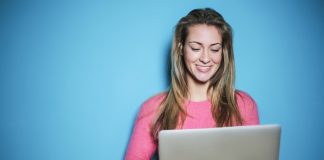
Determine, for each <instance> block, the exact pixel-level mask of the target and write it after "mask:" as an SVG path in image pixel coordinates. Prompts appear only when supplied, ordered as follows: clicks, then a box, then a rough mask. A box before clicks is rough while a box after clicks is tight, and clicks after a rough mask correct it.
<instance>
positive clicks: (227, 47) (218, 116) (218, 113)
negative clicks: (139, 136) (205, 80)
mask: <svg viewBox="0 0 324 160" xmlns="http://www.w3.org/2000/svg"><path fill="white" fill-rule="evenodd" d="M199 24H205V25H209V26H215V27H216V28H217V29H218V31H219V32H220V33H221V36H222V57H223V58H222V61H221V64H220V66H219V68H218V70H217V71H216V73H215V75H213V77H212V78H211V80H210V86H209V88H208V93H211V94H210V95H209V97H210V101H211V104H212V110H211V112H212V115H213V118H214V120H215V124H216V126H215V127H224V126H234V125H242V121H243V120H242V117H241V115H240V112H239V110H238V107H237V103H236V97H235V88H234V81H235V66H234V53H233V42H232V29H231V26H230V25H229V24H228V23H227V22H226V21H225V20H224V18H223V16H222V15H221V14H219V13H218V12H216V11H215V10H213V9H210V8H204V9H194V10H192V11H191V12H189V14H188V15H186V16H185V17H183V18H181V19H180V21H179V22H178V24H177V25H176V29H175V32H174V35H173V42H172V50H171V85H170V88H169V91H168V93H167V95H166V97H165V99H164V100H163V101H162V103H161V104H160V106H159V110H158V113H157V115H156V117H155V119H154V122H153V124H152V128H151V134H152V136H153V138H154V139H155V140H157V136H158V133H159V131H160V130H169V129H175V128H177V127H181V126H182V125H183V123H184V121H185V118H186V116H187V113H186V109H185V108H184V101H185V98H187V96H188V94H189V93H188V84H187V81H186V74H189V73H187V71H186V68H185V64H184V59H183V56H182V55H183V46H184V44H185V41H186V38H187V36H188V34H189V33H188V29H189V28H190V27H191V26H194V25H199Z"/></svg>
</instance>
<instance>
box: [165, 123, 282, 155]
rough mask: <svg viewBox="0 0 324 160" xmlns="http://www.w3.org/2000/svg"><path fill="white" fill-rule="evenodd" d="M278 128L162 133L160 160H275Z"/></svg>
mask: <svg viewBox="0 0 324 160" xmlns="http://www.w3.org/2000/svg"><path fill="white" fill-rule="evenodd" d="M280 132H281V127H280V126H279V125H257V126H240V127H224V128H208V129H183V130H163V131H160V133H159V159H160V160H278V159H279V146H280Z"/></svg>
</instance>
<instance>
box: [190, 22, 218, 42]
mask: <svg viewBox="0 0 324 160" xmlns="http://www.w3.org/2000/svg"><path fill="white" fill-rule="evenodd" d="M186 41H187V42H189V41H196V42H199V43H202V44H206V45H208V44H213V43H222V35H221V34H220V31H219V30H218V28H216V27H215V26H212V25H205V24H198V25H193V26H190V27H189V28H188V36H187V38H186Z"/></svg>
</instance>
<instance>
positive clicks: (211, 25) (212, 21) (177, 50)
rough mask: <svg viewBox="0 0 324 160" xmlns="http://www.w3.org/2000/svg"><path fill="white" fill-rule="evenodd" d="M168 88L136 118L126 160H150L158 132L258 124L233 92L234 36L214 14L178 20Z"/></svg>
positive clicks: (247, 103)
mask: <svg viewBox="0 0 324 160" xmlns="http://www.w3.org/2000/svg"><path fill="white" fill-rule="evenodd" d="M171 65H172V66H171V84H170V89H169V91H168V92H166V93H160V94H158V95H156V96H153V97H152V98H150V99H149V100H147V101H146V102H145V103H144V104H143V106H142V107H141V110H140V112H139V114H138V117H137V120H136V122H135V126H134V130H133V134H132V137H131V140H130V142H129V146H128V150H127V152H126V157H125V158H126V159H128V160H133V159H150V158H151V157H152V155H153V154H154V153H155V152H156V148H157V144H158V139H157V135H158V133H159V131H161V130H168V129H189V128H213V127H225V126H237V125H255V124H259V116H258V111H257V106H256V103H255V102H254V100H253V99H252V98H251V97H250V96H249V95H248V94H246V93H244V92H242V91H237V90H235V88H234V76H235V75H234V54H233V47H232V31H231V27H230V25H229V24H228V23H227V22H226V21H225V20H224V18H223V17H222V15H221V14H219V13H218V12H216V11H215V10H213V9H210V8H206V9H195V10H192V11H191V12H190V13H189V14H188V15H187V16H185V17H183V18H182V19H180V21H179V22H178V24H177V26H176V31H175V33H174V37H173V46H172V52H171Z"/></svg>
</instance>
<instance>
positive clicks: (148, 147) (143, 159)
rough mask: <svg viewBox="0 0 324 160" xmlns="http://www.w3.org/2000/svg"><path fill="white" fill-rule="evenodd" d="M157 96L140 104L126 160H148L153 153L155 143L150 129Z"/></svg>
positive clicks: (158, 100)
mask: <svg viewBox="0 0 324 160" xmlns="http://www.w3.org/2000/svg"><path fill="white" fill-rule="evenodd" d="M159 97H160V96H155V97H153V98H151V99H149V100H148V101H146V102H145V103H143V105H142V106H141V109H140V111H139V113H138V116H137V118H136V121H135V124H134V128H133V133H132V136H131V138H130V141H129V144H128V149H127V151H126V155H125V159H126V160H149V159H151V157H152V156H153V154H154V153H155V151H156V148H157V143H156V142H155V141H154V139H153V137H152V136H151V132H150V130H151V124H152V121H153V118H154V115H155V112H156V108H157V107H158V105H159V102H160V99H161V98H159Z"/></svg>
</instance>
